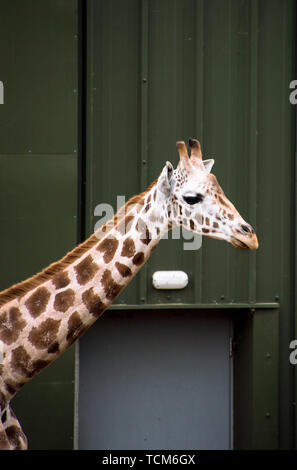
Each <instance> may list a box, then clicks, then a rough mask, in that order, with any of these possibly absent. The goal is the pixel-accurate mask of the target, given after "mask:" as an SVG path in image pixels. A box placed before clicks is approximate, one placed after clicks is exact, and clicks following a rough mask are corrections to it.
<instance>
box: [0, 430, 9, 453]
mask: <svg viewBox="0 0 297 470" xmlns="http://www.w3.org/2000/svg"><path fill="white" fill-rule="evenodd" d="M8 449H10V445H9V442H8V439H7V437H6V432H5V431H0V450H8Z"/></svg>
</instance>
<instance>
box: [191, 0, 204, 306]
mask: <svg viewBox="0 0 297 470" xmlns="http://www.w3.org/2000/svg"><path fill="white" fill-rule="evenodd" d="M194 17H195V25H194V27H195V30H194V33H195V47H194V54H195V58H194V64H195V96H196V99H195V111H194V112H195V128H197V132H198V135H197V138H198V139H199V140H200V142H201V145H202V149H203V144H204V139H203V137H204V136H203V131H204V128H203V124H204V123H203V115H204V0H196V3H195V16H194ZM198 51H199V52H198ZM194 137H195V136H194ZM201 236H202V235H201ZM202 243H203V239H202ZM193 261H194V265H195V263H196V261H198V263H199V279H196V280H195V284H194V289H195V291H194V301H195V303H201V302H202V269H203V250H202V246H201V247H200V249H199V252H198V253H197V255H196V257H193ZM194 275H195V274H194Z"/></svg>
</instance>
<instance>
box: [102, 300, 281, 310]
mask: <svg viewBox="0 0 297 470" xmlns="http://www.w3.org/2000/svg"><path fill="white" fill-rule="evenodd" d="M279 308H280V304H279V303H277V302H256V303H234V302H233V303H220V304H219V303H212V304H183V303H168V304H144V305H127V304H113V305H111V306H110V307H108V310H158V309H159V310H162V309H181V310H182V309H193V310H197V309H199V310H217V309H233V310H234V309H235V310H236V309H238V310H257V309H269V310H271V309H279Z"/></svg>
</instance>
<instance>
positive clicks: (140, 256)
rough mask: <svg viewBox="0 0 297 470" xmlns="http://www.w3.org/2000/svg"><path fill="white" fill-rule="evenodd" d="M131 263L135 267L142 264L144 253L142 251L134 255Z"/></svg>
mask: <svg viewBox="0 0 297 470" xmlns="http://www.w3.org/2000/svg"><path fill="white" fill-rule="evenodd" d="M132 261H133V263H134V264H135V265H136V266H140V265H141V264H142V263H143V262H144V253H143V252H142V251H140V252H139V253H136V255H135V256H134V258H133V260H132Z"/></svg>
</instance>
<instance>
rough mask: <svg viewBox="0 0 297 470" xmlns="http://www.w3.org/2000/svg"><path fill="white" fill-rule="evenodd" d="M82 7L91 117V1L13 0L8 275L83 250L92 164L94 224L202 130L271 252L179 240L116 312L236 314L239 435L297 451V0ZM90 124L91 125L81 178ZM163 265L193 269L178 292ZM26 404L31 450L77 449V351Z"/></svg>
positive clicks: (1, 46) (2, 46)
mask: <svg viewBox="0 0 297 470" xmlns="http://www.w3.org/2000/svg"><path fill="white" fill-rule="evenodd" d="M81 5H85V8H86V10H87V11H86V14H87V16H86V25H85V26H86V31H87V38H86V51H85V52H86V57H85V65H84V63H80V64H79V67H80V70H83V71H84V72H86V75H85V79H86V96H85V98H86V123H85V122H84V121H83V120H82V118H83V117H84V113H82V115H80V120H79V122H78V120H77V118H78V93H77V91H78V88H79V86H78V80H77V76H78V70H77V68H78V41H79V40H81V38H78V19H80V20H81V21H82V17H79V18H78V16H79V15H78V11H77V2H76V0H51V1H50V2H40V0H27V1H26V2H23V1H21V0H13V1H7V0H1V1H0V7H1V9H0V11H1V16H0V52H1V61H0V80H1V81H2V82H3V83H4V105H0V123H1V126H0V165H1V172H0V192H1V194H0V205H1V210H0V218H1V221H0V240H1V246H2V249H1V250H0V251H1V252H0V265H1V268H2V269H1V270H0V288H1V289H4V288H6V287H8V286H10V285H11V284H13V283H15V282H17V281H20V280H22V279H24V278H26V277H28V276H30V275H32V274H34V273H35V272H37V271H39V270H40V269H42V268H43V267H44V266H46V265H48V264H49V263H50V262H52V261H54V260H56V259H58V258H60V257H61V256H62V255H63V254H64V253H65V252H67V251H68V250H69V249H71V248H72V247H73V246H74V245H75V243H76V232H77V219H76V215H77V200H76V199H77V190H79V191H80V186H79V185H78V184H77V177H78V176H80V177H82V180H83V183H84V188H85V194H81V195H80V197H79V203H81V204H82V205H83V208H84V217H85V224H84V227H83V229H84V230H85V235H86V236H87V235H88V234H90V233H91V232H92V231H93V228H94V225H95V223H96V222H97V221H98V218H97V217H95V216H94V208H95V206H96V205H97V204H99V203H102V202H104V203H111V204H112V205H113V207H115V206H116V196H117V195H125V196H126V198H127V199H128V198H129V197H130V196H132V195H134V194H136V193H138V192H140V191H142V190H143V189H144V188H145V187H146V186H147V185H148V184H149V183H150V182H151V181H153V180H154V179H155V178H156V176H158V174H159V173H160V171H161V170H162V167H163V165H164V163H165V161H166V160H170V161H171V162H172V163H174V164H176V163H177V153H176V149H175V141H176V140H180V139H184V140H185V139H187V138H188V137H189V136H196V137H197V138H199V140H200V141H201V142H202V145H203V151H204V155H205V157H206V158H207V157H215V159H216V164H215V167H214V170H213V171H214V173H215V174H216V175H217V177H218V179H219V181H220V183H221V185H222V187H223V189H224V190H225V192H226V194H227V195H228V196H229V198H230V199H231V200H232V201H233V203H234V204H235V205H236V207H237V208H238V210H239V211H240V213H241V214H242V216H243V217H244V218H245V219H246V220H248V221H249V222H250V223H251V224H252V225H253V226H255V227H256V230H257V233H258V235H259V242H260V248H259V250H258V252H257V253H243V252H239V251H237V250H235V249H234V248H233V247H231V246H229V245H227V244H226V243H223V242H220V241H217V240H210V239H206V238H205V239H204V240H203V246H202V249H201V250H199V251H197V252H195V251H184V250H183V249H182V243H183V241H182V240H164V241H162V242H161V243H160V246H159V247H158V248H157V250H156V251H155V252H154V253H153V255H152V258H151V259H150V260H149V262H148V264H147V265H146V267H145V268H144V269H142V271H141V272H140V273H139V275H138V276H137V277H136V278H135V279H134V280H133V281H132V283H131V285H130V286H129V287H128V288H127V289H126V290H125V291H124V292H123V293H122V295H121V297H119V299H118V300H117V308H120V309H122V308H125V307H126V308H128V306H129V308H141V307H146V308H147V307H149V308H155V307H158V308H159V307H160V304H162V306H163V307H166V306H167V307H168V308H173V307H172V303H175V302H182V303H183V306H184V307H188V308H192V307H194V308H203V309H206V308H207V309H208V311H209V314H210V315H211V311H212V310H211V309H212V308H214V309H217V308H222V309H227V310H228V311H229V312H230V315H231V314H232V315H233V318H234V326H235V333H236V337H235V343H236V344H235V346H236V356H235V445H236V447H238V448H293V447H294V439H295V448H297V443H296V435H297V433H296V432H295V433H294V420H295V423H296V416H297V415H296V413H295V414H294V403H296V400H297V396H296V390H297V386H296V371H295V369H294V367H293V366H291V365H290V364H289V360H288V357H289V343H290V341H291V340H292V339H294V338H296V337H297V332H296V325H297V321H295V319H294V296H295V295H296V288H295V287H296V286H294V283H296V275H295V274H294V270H295V269H296V267H295V265H294V262H295V260H296V255H294V253H296V246H295V241H296V217H295V211H296V205H295V202H294V197H296V192H295V182H296V178H295V177H294V175H295V171H296V165H295V164H294V159H295V151H296V148H295V147H296V146H295V135H296V119H295V113H296V110H295V107H294V106H292V105H291V104H290V103H289V99H288V97H289V92H290V90H289V83H290V81H291V80H293V79H296V68H295V65H296V64H295V62H296V60H295V53H296V50H295V38H296V6H295V2H294V1H293V0H240V1H239V0H89V1H88V2H81ZM82 10H83V8H82ZM84 67H86V69H85V68H84ZM79 92H80V93H81V94H82V93H84V89H83V87H82V88H80V89H79ZM78 124H79V125H78ZM85 124H86V127H84V126H85ZM79 129H82V130H83V131H84V130H86V152H85V164H86V167H85V168H84V166H79V171H80V172H81V174H80V175H78V174H77V168H78V166H77V158H78V153H77V149H78V137H79ZM82 143H84V141H83V142H82ZM294 165H295V166H294ZM294 250H295V251H294ZM156 269H183V270H185V271H186V272H187V273H188V274H189V277H190V284H189V286H188V287H187V288H186V289H185V290H184V291H182V292H180V293H172V292H162V293H160V292H157V291H154V290H153V288H152V286H151V275H152V273H153V272H154V271H155V270H156ZM294 276H295V277H294ZM294 328H295V329H294ZM294 374H295V375H294ZM294 377H295V378H294ZM294 380H295V387H294ZM294 394H295V395H294ZM14 408H15V411H16V413H17V415H18V416H19V418H20V421H21V422H22V424H23V426H24V430H25V432H26V433H27V435H28V437H29V442H30V447H31V448H34V449H37V448H56V449H57V448H71V447H72V446H73V442H72V441H73V415H74V412H73V410H74V350H73V348H72V349H70V350H69V351H68V352H67V353H66V354H65V355H64V356H62V358H60V360H58V361H57V362H56V363H55V364H54V365H52V366H51V367H49V368H48V369H47V370H45V371H44V372H43V373H42V374H41V375H40V376H38V377H37V378H36V379H34V380H33V381H32V382H31V383H29V384H28V385H27V386H26V387H24V389H23V390H22V391H21V392H20V393H19V394H18V395H17V397H16V399H15V400H14ZM295 429H296V426H295Z"/></svg>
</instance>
